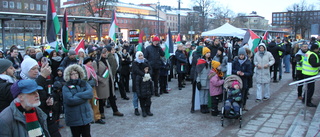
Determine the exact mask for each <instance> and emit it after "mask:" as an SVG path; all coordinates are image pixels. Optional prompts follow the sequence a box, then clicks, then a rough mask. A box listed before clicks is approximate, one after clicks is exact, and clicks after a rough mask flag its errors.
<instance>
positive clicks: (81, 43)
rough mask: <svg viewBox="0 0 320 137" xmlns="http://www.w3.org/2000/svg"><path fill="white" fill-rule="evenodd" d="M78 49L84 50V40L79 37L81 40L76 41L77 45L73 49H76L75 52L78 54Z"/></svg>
mask: <svg viewBox="0 0 320 137" xmlns="http://www.w3.org/2000/svg"><path fill="white" fill-rule="evenodd" d="M80 49H83V50H84V40H83V39H81V41H80V42H79V43H78V45H77V47H76V48H75V49H74V50H75V51H76V54H77V55H78V52H79V50H80Z"/></svg>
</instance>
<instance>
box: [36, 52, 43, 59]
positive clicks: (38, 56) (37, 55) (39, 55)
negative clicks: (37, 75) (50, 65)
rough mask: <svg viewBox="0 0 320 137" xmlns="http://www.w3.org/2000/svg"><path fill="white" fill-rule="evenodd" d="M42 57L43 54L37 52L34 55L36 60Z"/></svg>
mask: <svg viewBox="0 0 320 137" xmlns="http://www.w3.org/2000/svg"><path fill="white" fill-rule="evenodd" d="M42 57H43V53H42V52H38V53H37V54H36V60H40V59H41V58H42Z"/></svg>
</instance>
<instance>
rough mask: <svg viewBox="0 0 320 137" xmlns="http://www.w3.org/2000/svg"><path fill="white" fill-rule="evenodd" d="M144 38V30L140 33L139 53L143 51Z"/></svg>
mask: <svg viewBox="0 0 320 137" xmlns="http://www.w3.org/2000/svg"><path fill="white" fill-rule="evenodd" d="M143 36H144V34H143V30H141V31H140V33H139V44H138V46H137V51H142V48H143V46H142V44H143Z"/></svg>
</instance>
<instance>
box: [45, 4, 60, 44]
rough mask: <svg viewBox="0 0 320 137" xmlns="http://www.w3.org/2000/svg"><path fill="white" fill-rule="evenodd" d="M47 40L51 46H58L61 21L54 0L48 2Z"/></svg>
mask: <svg viewBox="0 0 320 137" xmlns="http://www.w3.org/2000/svg"><path fill="white" fill-rule="evenodd" d="M46 20H47V22H46V25H47V33H46V34H47V42H48V43H49V45H51V47H54V48H55V47H56V46H58V42H57V34H58V33H59V30H60V23H59V19H58V16H57V12H56V9H55V6H54V2H53V0H48V3H47V19H46Z"/></svg>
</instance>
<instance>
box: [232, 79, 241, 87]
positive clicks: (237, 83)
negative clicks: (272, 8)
mask: <svg viewBox="0 0 320 137" xmlns="http://www.w3.org/2000/svg"><path fill="white" fill-rule="evenodd" d="M239 84H240V83H239V82H238V81H236V80H235V81H233V82H232V87H233V88H234V86H235V85H239ZM239 86H240V85H239Z"/></svg>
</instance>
